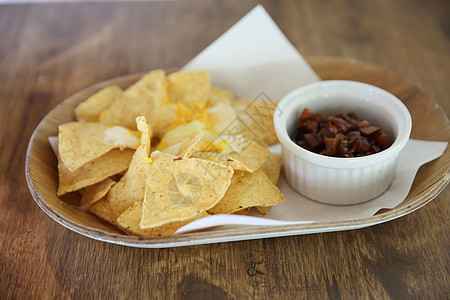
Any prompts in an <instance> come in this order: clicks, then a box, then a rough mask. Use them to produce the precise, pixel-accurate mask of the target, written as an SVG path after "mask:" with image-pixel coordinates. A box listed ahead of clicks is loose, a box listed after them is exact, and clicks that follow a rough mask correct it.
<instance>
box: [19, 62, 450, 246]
mask: <svg viewBox="0 0 450 300" xmlns="http://www.w3.org/2000/svg"><path fill="white" fill-rule="evenodd" d="M306 59H307V60H314V59H332V60H336V59H337V60H343V61H348V62H349V63H353V62H359V63H362V64H365V65H371V66H374V67H377V68H381V67H379V66H377V65H374V64H371V63H367V62H363V61H359V60H356V59H353V58H346V57H333V56H309V57H306ZM381 69H382V70H383V71H388V72H391V73H393V72H392V71H389V70H386V69H384V68H381ZM143 74H145V73H134V74H129V75H124V76H118V77H115V78H111V79H108V80H105V81H101V82H98V83H95V84H93V85H91V86H88V87H86V88H84V89H82V90H80V91H78V92H77V93H75V94H73V95H71V96H70V97H68V98H66V99H64V100H63V101H61V102H60V103H59V104H58V105H56V106H55V107H54V108H53V109H52V110H50V111H49V112H48V113H47V114H46V116H45V117H44V118H43V119H42V120H41V121H40V122H39V124H38V125H37V127H36V128H35V130H34V132H33V134H32V136H31V138H30V140H29V143H28V147H27V151H26V158H25V177H26V181H27V185H28V188H29V190H30V193H31V195H32V197H33V199H34V201H35V202H36V204H37V205H38V206H39V207H40V208H41V209H42V210H43V211H44V212H45V213H46V214H47V215H48V216H49V217H51V218H52V219H53V220H55V221H56V222H57V223H59V224H60V225H62V226H64V227H66V228H67V229H69V230H72V231H74V232H77V233H79V234H81V235H83V236H86V237H89V238H92V239H94V240H99V241H103V242H109V243H112V244H118V245H124V246H131V247H138V248H169V247H180V246H192V245H199V244H211V243H221V242H232V241H241V240H252V239H260V238H272V237H282V236H293V235H303V234H313V233H322V232H333V231H343V230H352V229H359V228H364V227H368V226H373V225H377V224H381V223H384V222H388V221H391V220H394V219H397V218H400V217H402V216H405V215H407V214H410V213H412V212H414V211H416V210H417V209H419V208H421V207H423V206H424V205H426V204H427V203H429V202H430V201H432V200H433V199H434V198H435V197H437V196H438V195H439V194H440V193H441V192H442V191H443V190H444V189H445V188H446V186H447V185H448V183H449V181H450V168H449V169H447V171H446V173H445V174H444V175H443V176H441V177H440V178H439V179H438V180H437V181H435V182H434V183H432V184H431V185H429V186H428V187H427V188H425V189H423V190H421V191H420V194H421V195H420V196H418V198H417V199H414V200H413V201H412V202H411V203H409V204H407V205H404V206H397V207H396V208H393V209H389V210H387V211H385V212H382V213H379V214H375V215H374V216H372V217H365V218H357V219H350V220H340V221H329V222H326V221H318V222H312V223H306V224H290V225H275V226H274V225H271V226H252V228H251V227H242V228H235V229H226V230H217V231H214V237H211V236H212V235H211V232H210V231H209V232H208V231H206V232H192V233H184V234H180V235H173V236H170V237H139V236H130V235H125V234H123V235H122V234H114V233H109V232H105V231H102V230H100V229H95V228H92V227H87V226H84V225H81V224H78V223H76V222H74V221H72V220H70V219H67V218H64V217H63V216H61V215H60V214H58V213H57V212H56V211H55V210H54V209H53V208H52V207H51V206H50V205H49V204H47V203H46V201H44V199H43V198H42V197H41V195H40V194H39V192H38V190H37V189H36V187H35V185H34V183H33V180H34V179H33V178H32V175H31V170H30V157H31V153H32V150H33V142H34V140H35V136H36V134H37V133H38V131H39V129H40V128H41V126H42V124H44V123H45V121H46V120H47V119H48V118H49V116H50V115H51V113H52V112H53V111H55V110H57V109H58V108H60V107H61V106H62V105H64V104H66V103H67V102H68V101H69V100H70V99H73V98H76V97H77V96H78V95H79V94H85V93H88V92H91V91H95V90H98V89H100V88H102V87H104V86H107V85H109V84H111V83H114V82H117V81H118V80H122V81H126V80H133V79H138V78H139V77H141V76H142V75H143ZM394 74H395V73H394ZM396 75H397V74H396ZM398 76H400V75H398ZM400 77H401V76H400ZM401 78H402V79H403V77H401ZM405 80H407V79H405ZM414 86H416V87H417V88H418V89H420V90H421V91H422V89H421V88H420V87H418V86H417V85H415V84H414ZM427 96H428V95H427ZM428 98H429V99H430V100H431V101H433V102H434V104H436V105H437V106H439V105H438V104H437V103H436V102H435V101H434V100H433V99H432V98H431V97H429V96H428ZM439 109H440V112H441V113H442V114H443V115H444V116H445V114H444V113H443V111H442V109H441V108H440V107H439ZM445 117H446V116H445ZM446 119H447V117H446ZM447 122H448V119H447ZM446 151H447V150H446ZM249 228H251V229H249Z"/></svg>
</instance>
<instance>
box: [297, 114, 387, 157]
mask: <svg viewBox="0 0 450 300" xmlns="http://www.w3.org/2000/svg"><path fill="white" fill-rule="evenodd" d="M292 140H293V141H294V143H296V144H297V145H299V146H300V147H302V148H305V149H307V150H309V151H313V152H315V153H318V154H323V155H327V156H333V157H360V156H366V155H370V154H374V153H378V152H380V151H383V150H384V149H386V148H388V147H389V146H390V145H391V142H390V138H389V135H388V134H387V132H386V131H385V130H384V129H382V128H380V127H378V126H374V125H372V124H370V123H369V122H368V121H366V120H360V119H359V118H358V116H357V115H356V113H355V112H354V111H351V112H349V113H337V114H335V115H333V116H324V115H322V114H320V113H318V114H314V113H313V112H312V111H310V110H309V109H308V108H305V109H304V110H303V112H302V113H301V115H300V118H299V120H298V122H297V128H296V130H295V132H294V135H293V139H292Z"/></svg>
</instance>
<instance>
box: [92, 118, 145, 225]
mask: <svg viewBox="0 0 450 300" xmlns="http://www.w3.org/2000/svg"><path fill="white" fill-rule="evenodd" d="M136 123H137V127H138V129H139V131H141V132H142V137H141V145H140V146H139V148H138V149H137V150H136V152H135V153H134V155H133V158H132V160H131V163H130V166H129V167H128V170H127V172H126V173H125V175H124V176H123V177H122V178H121V179H120V180H119V182H117V183H116V184H115V185H114V186H113V187H112V188H111V190H110V191H109V193H108V195H107V196H106V198H104V199H102V200H100V201H98V202H96V203H94V204H93V205H92V206H91V207H90V208H89V211H90V212H92V213H94V214H96V215H97V216H99V217H100V218H102V219H104V220H106V221H108V222H110V223H112V224H115V225H116V224H117V223H116V220H117V218H118V217H119V216H120V215H121V214H122V213H123V212H124V211H125V210H126V209H128V207H130V206H131V205H132V204H133V203H135V202H142V201H143V200H144V194H145V185H146V181H147V176H148V174H149V171H150V166H151V164H150V162H149V157H148V155H149V152H150V140H151V138H150V134H149V130H148V126H147V123H146V121H145V118H144V117H138V118H136Z"/></svg>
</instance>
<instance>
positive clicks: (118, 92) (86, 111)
mask: <svg viewBox="0 0 450 300" xmlns="http://www.w3.org/2000/svg"><path fill="white" fill-rule="evenodd" d="M121 97H122V89H121V88H120V87H118V86H117V85H111V86H107V87H105V88H104V89H102V90H100V91H98V92H97V93H95V94H94V95H92V96H91V97H89V98H88V99H87V100H85V101H84V102H81V103H80V104H79V105H78V106H77V107H76V108H75V118H76V119H77V120H78V121H83V122H98V118H99V115H100V113H101V112H102V111H103V110H105V109H106V108H108V107H109V106H110V105H111V104H112V103H114V101H116V100H117V99H119V98H121Z"/></svg>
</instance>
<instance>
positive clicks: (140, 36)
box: [0, 0, 450, 299]
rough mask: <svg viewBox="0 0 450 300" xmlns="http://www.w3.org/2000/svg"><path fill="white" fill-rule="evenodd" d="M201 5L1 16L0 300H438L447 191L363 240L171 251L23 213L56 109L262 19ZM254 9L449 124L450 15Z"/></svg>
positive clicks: (445, 252)
mask: <svg viewBox="0 0 450 300" xmlns="http://www.w3.org/2000/svg"><path fill="white" fill-rule="evenodd" d="M205 2H206V1H205ZM205 2H201V1H171V2H162V1H161V2H136V3H117V2H113V3H86V2H84V3H51V4H20V5H0V37H1V40H0V105H1V106H0V113H1V115H0V116H1V117H0V124H1V131H0V140H1V144H0V149H1V150H0V153H1V156H0V171H1V173H0V228H1V229H0V234H1V235H0V253H1V255H0V295H1V296H0V298H5V297H6V298H7V299H8V298H11V299H24V298H75V299H103V298H126V299H132V298H157V299H162V298H169V299H172V298H186V299H191V298H192V299H222V298H232V299H234V298H237V299H241V298H244V299H246V298H270V299H276V298H279V299H298V298H308V299H309V298H311V299H314V298H320V299H323V298H327V297H328V298H330V299H341V298H343V299H352V298H375V299H379V298H392V299H401V298H405V299H411V298H413V299H443V298H448V297H449V294H450V291H449V286H450V277H449V272H448V270H449V262H450V259H449V245H450V244H449V243H450V239H449V230H448V223H449V217H448V216H449V212H450V210H449V202H448V199H449V196H450V191H449V189H448V188H447V189H445V190H444V191H443V192H442V193H441V194H440V195H439V196H438V197H436V199H434V200H433V201H432V202H431V203H429V204H427V205H426V206H425V207H423V208H421V209H420V210H418V211H416V212H414V213H412V214H409V215H407V216H404V217H402V218H400V219H397V220H394V221H390V222H388V223H385V224H381V225H377V226H372V227H369V228H366V229H360V230H354V231H345V232H335V233H322V234H312V235H302V236H292V237H283V238H271V239H261V240H253V241H242V242H231V243H221V244H210V245H200V246H191V247H181V248H169V249H137V248H130V247H123V246H117V245H112V244H107V243H103V242H99V241H95V240H92V239H89V238H86V237H84V236H81V235H79V234H77V233H74V232H72V231H70V230H67V229H65V228H64V227H62V226H61V225H59V224H57V223H56V222H55V221H53V220H52V219H50V218H49V217H48V216H47V215H45V214H44V213H43V212H42V211H41V210H40V209H39V207H38V206H37V205H36V204H35V203H34V201H33V199H32V197H31V195H30V193H29V190H28V187H27V185H26V182H25V175H24V159H25V151H26V147H27V143H28V140H29V138H30V136H31V134H32V132H33V130H34V128H35V127H36V125H37V124H38V123H39V121H40V120H41V119H42V118H43V117H44V116H45V115H46V113H47V112H48V111H49V110H50V109H51V108H53V107H54V106H55V105H57V104H58V103H59V102H61V101H62V100H63V99H65V98H66V97H68V96H70V95H72V94H73V93H75V92H77V91H78V90H80V89H82V88H84V87H87V86H89V85H92V84H94V83H96V82H99V81H102V80H105V79H109V78H112V77H116V76H120V75H125V74H130V73H136V72H145V71H148V70H151V69H155V68H166V69H171V68H177V67H180V66H182V65H183V64H185V63H186V62H188V61H189V60H190V59H191V58H192V57H194V56H195V55H196V54H197V53H198V52H199V51H201V50H202V49H203V48H204V47H206V46H207V45H208V44H209V43H211V42H212V41H214V39H216V38H217V37H218V36H220V35H221V34H222V33H223V32H224V31H226V29H228V28H229V27H230V26H231V25H233V24H234V23H235V22H236V21H237V20H239V19H240V18H241V17H242V16H243V15H245V13H246V12H248V11H249V10H250V9H251V8H253V7H254V6H255V4H257V2H256V1H240V0H233V1H214V2H213V1H209V2H207V3H208V4H205ZM260 3H262V4H263V5H264V7H265V8H266V10H267V11H268V12H269V14H270V15H271V16H272V17H273V19H274V20H275V22H276V23H277V24H278V25H279V26H280V28H281V29H282V31H283V32H284V33H285V34H286V36H287V37H288V38H289V39H290V40H291V41H292V43H293V44H294V45H295V46H296V47H297V49H298V50H299V51H300V52H301V53H302V54H303V55H305V56H310V55H331V56H340V57H352V58H356V59H358V60H362V61H366V62H370V63H373V64H377V65H379V66H381V67H383V68H386V69H390V70H392V71H394V72H396V73H398V74H400V75H401V76H403V77H405V78H407V79H409V80H410V81H412V82H413V83H415V84H416V85H418V86H420V87H421V88H422V89H423V90H425V91H426V92H427V93H428V95H430V97H431V98H433V99H434V100H435V102H436V103H438V104H439V105H440V106H441V107H442V109H443V111H444V113H445V114H446V115H447V116H448V115H449V114H450V101H449V97H448V95H449V94H450V85H449V84H448V79H449V78H450V57H449V53H450V45H449V40H448V38H449V23H448V12H449V9H450V5H449V3H448V1H445V0H433V1H412V0H411V1H407V0H401V1H389V0H382V1H381V0H380V1H344V0H329V1H283V2H281V1H280V2H277V1H262V2H260ZM252 262H257V263H256V264H255V269H257V270H259V271H261V272H262V273H256V274H254V276H250V275H249V273H248V270H249V268H250V270H251V266H252Z"/></svg>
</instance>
